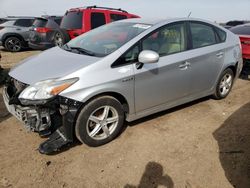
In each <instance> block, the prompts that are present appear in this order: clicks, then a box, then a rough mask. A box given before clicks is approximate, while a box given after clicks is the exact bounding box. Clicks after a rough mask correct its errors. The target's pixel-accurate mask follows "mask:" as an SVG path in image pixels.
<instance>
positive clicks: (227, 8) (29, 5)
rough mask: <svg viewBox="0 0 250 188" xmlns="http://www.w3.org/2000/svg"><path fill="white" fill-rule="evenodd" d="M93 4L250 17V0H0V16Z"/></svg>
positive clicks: (147, 12)
mask: <svg viewBox="0 0 250 188" xmlns="http://www.w3.org/2000/svg"><path fill="white" fill-rule="evenodd" d="M90 5H98V6H106V7H113V8H122V9H125V10H127V11H128V12H130V13H134V14H137V15H139V16H141V17H146V18H148V17H156V18H167V17H186V16H188V14H189V13H190V12H192V14H191V17H195V18H202V19H206V20H210V21H216V22H226V21H229V20H250V0H238V1H236V0H0V17H4V16H6V15H9V16H41V15H44V14H48V15H63V14H64V13H65V12H66V10H67V9H70V8H74V7H83V6H90Z"/></svg>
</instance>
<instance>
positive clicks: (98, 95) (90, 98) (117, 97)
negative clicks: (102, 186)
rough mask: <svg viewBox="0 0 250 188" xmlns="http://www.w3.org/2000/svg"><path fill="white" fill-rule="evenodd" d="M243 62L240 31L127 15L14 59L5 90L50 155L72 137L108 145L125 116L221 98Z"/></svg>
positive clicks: (205, 23) (197, 21)
mask: <svg viewBox="0 0 250 188" xmlns="http://www.w3.org/2000/svg"><path fill="white" fill-rule="evenodd" d="M241 69H242V54H241V45H240V40H239V38H238V37H237V36H236V35H234V34H233V33H231V32H230V31H228V30H226V29H224V28H222V27H220V26H218V25H216V24H214V23H211V22H208V21H204V20H200V19H192V18H182V19H166V20H144V19H128V20H122V21H118V22H114V23H111V24H108V25H105V26H101V27H99V28H97V29H94V30H92V31H90V32H88V33H85V34H83V35H81V36H79V37H77V38H75V39H74V40H71V41H70V42H69V43H67V44H65V45H64V46H63V47H62V48H59V47H54V48H52V49H50V50H47V51H45V52H43V53H41V54H38V55H35V56H33V57H30V58H28V59H26V60H24V61H23V62H21V63H19V64H18V65H17V66H15V67H14V68H13V69H12V70H11V71H10V73H9V80H8V82H7V84H6V85H5V87H4V92H3V97H4V101H5V104H6V106H7V108H8V110H9V111H10V112H11V113H12V114H13V115H14V116H15V117H16V118H18V119H19V120H21V121H22V122H23V123H24V125H25V127H26V128H27V129H29V130H31V131H35V132H38V133H39V134H40V136H49V137H48V139H47V140H46V141H45V142H43V143H41V144H40V146H39V151H40V152H41V153H44V154H49V153H51V152H55V151H58V150H59V149H61V148H62V147H63V146H65V145H68V144H70V143H72V142H73V140H74V138H75V137H76V138H77V139H78V140H79V141H81V142H82V143H85V144H87V145H89V146H100V145H103V144H106V143H108V142H110V141H111V140H113V139H114V138H115V137H116V136H117V135H118V134H119V132H120V131H121V129H122V127H123V124H124V121H125V120H126V121H133V120H136V119H139V118H142V117H145V116H148V115H150V114H153V113H156V112H159V111H162V110H165V109H169V108H172V107H174V106H177V105H180V104H183V103H187V102H190V101H193V100H195V99H198V98H201V97H205V96H210V95H211V96H212V97H213V98H215V99H223V98H225V97H226V96H227V95H228V94H229V92H230V90H231V89H232V86H233V83H234V81H235V79H236V78H237V77H238V76H239V73H240V71H241Z"/></svg>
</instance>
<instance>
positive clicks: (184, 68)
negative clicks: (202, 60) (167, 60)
mask: <svg viewBox="0 0 250 188" xmlns="http://www.w3.org/2000/svg"><path fill="white" fill-rule="evenodd" d="M189 66H191V64H190V63H189V62H187V61H186V62H185V63H183V64H181V65H179V68H180V69H181V70H186V69H187V68H188V67H189Z"/></svg>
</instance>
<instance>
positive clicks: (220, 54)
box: [216, 52, 224, 58]
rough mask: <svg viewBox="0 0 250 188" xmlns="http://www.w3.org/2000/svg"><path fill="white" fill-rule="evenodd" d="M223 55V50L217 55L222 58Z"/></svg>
mask: <svg viewBox="0 0 250 188" xmlns="http://www.w3.org/2000/svg"><path fill="white" fill-rule="evenodd" d="M223 55H224V53H223V52H219V53H217V54H216V57H218V58H221V57H223Z"/></svg>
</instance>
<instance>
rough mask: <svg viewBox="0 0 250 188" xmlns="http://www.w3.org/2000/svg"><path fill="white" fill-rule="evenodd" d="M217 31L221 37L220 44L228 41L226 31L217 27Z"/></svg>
mask: <svg viewBox="0 0 250 188" xmlns="http://www.w3.org/2000/svg"><path fill="white" fill-rule="evenodd" d="M215 31H216V33H217V34H218V35H219V40H220V42H225V41H226V38H227V34H226V32H225V31H223V30H221V29H219V28H217V27H215Z"/></svg>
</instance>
